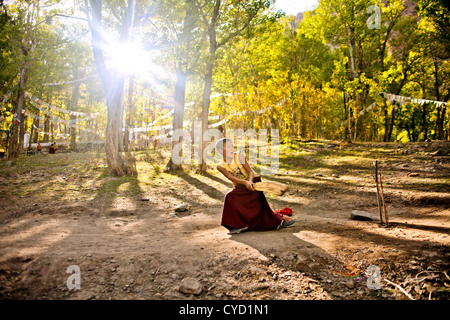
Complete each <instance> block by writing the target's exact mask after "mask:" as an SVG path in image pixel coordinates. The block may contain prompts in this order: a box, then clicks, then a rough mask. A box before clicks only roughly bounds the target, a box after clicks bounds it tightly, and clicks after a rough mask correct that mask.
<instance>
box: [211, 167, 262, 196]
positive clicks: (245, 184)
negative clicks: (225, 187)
mask: <svg viewBox="0 0 450 320" xmlns="http://www.w3.org/2000/svg"><path fill="white" fill-rule="evenodd" d="M217 170H219V171H220V172H221V173H222V174H223V175H224V176H225V177H226V178H227V179H228V180H230V181H232V182H234V183H237V184H242V185H244V186H245V187H247V189H249V190H253V186H252V185H250V186H249V184H253V182H250V181H247V180H243V179H239V178H237V177H235V176H233V175H232V174H231V173H229V172H228V171H227V170H226V169H225V168H224V167H222V166H220V165H218V166H217Z"/></svg>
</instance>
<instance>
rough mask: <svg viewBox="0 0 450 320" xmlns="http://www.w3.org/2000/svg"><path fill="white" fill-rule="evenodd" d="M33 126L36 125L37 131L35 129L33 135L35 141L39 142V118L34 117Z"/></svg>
mask: <svg viewBox="0 0 450 320" xmlns="http://www.w3.org/2000/svg"><path fill="white" fill-rule="evenodd" d="M37 116H39V112H38V114H37ZM33 126H35V127H36V128H35V131H34V136H33V143H38V142H39V118H37V117H36V118H35V119H34V123H33Z"/></svg>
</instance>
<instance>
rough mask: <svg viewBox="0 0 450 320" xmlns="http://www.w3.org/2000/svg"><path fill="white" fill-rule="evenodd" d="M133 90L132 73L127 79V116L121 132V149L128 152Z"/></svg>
mask: <svg viewBox="0 0 450 320" xmlns="http://www.w3.org/2000/svg"><path fill="white" fill-rule="evenodd" d="M133 90H134V75H130V77H129V79H128V95H127V116H126V118H125V131H124V133H123V150H124V151H125V152H128V151H129V150H128V148H129V144H130V140H129V137H130V127H131V115H132V110H133Z"/></svg>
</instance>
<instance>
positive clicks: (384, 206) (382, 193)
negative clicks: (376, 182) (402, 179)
mask: <svg viewBox="0 0 450 320" xmlns="http://www.w3.org/2000/svg"><path fill="white" fill-rule="evenodd" d="M379 175H380V187H381V199H382V200H383V208H384V218H385V222H386V226H389V218H388V214H387V210H386V202H385V201H384V191H383V181H382V180H381V173H379Z"/></svg>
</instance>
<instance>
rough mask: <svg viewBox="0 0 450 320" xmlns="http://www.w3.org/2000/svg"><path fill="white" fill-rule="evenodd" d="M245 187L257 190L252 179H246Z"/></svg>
mask: <svg viewBox="0 0 450 320" xmlns="http://www.w3.org/2000/svg"><path fill="white" fill-rule="evenodd" d="M245 187H246V188H247V189H248V190H250V191H255V189H254V188H253V182H251V181H245Z"/></svg>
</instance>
